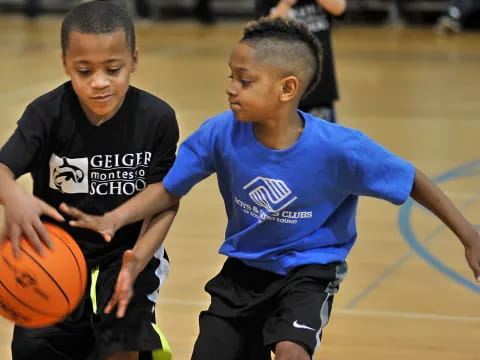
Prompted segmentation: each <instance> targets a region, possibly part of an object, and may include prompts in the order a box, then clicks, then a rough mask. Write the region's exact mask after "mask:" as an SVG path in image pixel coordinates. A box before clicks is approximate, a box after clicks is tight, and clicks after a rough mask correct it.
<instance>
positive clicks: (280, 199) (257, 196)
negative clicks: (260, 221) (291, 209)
mask: <svg viewBox="0 0 480 360" xmlns="http://www.w3.org/2000/svg"><path fill="white" fill-rule="evenodd" d="M243 189H244V190H249V193H248V195H249V196H250V199H252V200H253V201H254V202H255V204H257V205H258V206H260V207H263V208H265V209H267V210H268V211H269V212H270V213H278V212H279V211H280V210H282V209H284V208H285V207H287V206H288V205H290V204H291V203H293V202H294V201H295V200H297V197H296V196H294V195H293V194H292V190H290V189H289V188H288V186H287V185H286V184H285V182H284V181H283V180H276V179H269V178H266V177H262V176H257V177H256V178H255V179H253V180H252V181H250V182H249V183H248V184H247V185H245V186H244V187H243Z"/></svg>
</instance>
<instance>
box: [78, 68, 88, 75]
mask: <svg viewBox="0 0 480 360" xmlns="http://www.w3.org/2000/svg"><path fill="white" fill-rule="evenodd" d="M77 72H78V73H79V74H80V75H88V74H90V70H88V69H78V70H77Z"/></svg>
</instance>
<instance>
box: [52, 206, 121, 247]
mask: <svg viewBox="0 0 480 360" xmlns="http://www.w3.org/2000/svg"><path fill="white" fill-rule="evenodd" d="M60 210H62V211H63V212H64V213H65V214H67V215H68V216H70V217H72V218H73V219H74V220H70V221H69V222H68V223H69V224H70V226H74V227H78V228H83V229H89V230H93V231H96V232H98V233H99V234H100V235H102V236H103V238H104V239H105V241H106V242H110V241H112V237H113V235H114V234H115V222H114V220H113V219H112V217H111V216H109V215H108V213H107V214H104V215H102V216H97V215H89V214H87V213H84V212H83V211H81V210H79V209H77V208H75V207H73V206H68V205H67V204H65V203H61V204H60Z"/></svg>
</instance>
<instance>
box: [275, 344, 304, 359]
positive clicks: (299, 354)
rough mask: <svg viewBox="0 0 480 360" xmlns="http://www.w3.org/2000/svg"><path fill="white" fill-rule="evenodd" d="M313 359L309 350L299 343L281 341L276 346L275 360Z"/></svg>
mask: <svg viewBox="0 0 480 360" xmlns="http://www.w3.org/2000/svg"><path fill="white" fill-rule="evenodd" d="M286 359H288V360H312V357H311V356H310V354H309V353H308V352H307V350H306V349H305V348H304V347H303V346H302V345H299V344H297V343H294V342H291V341H281V342H279V343H278V344H277V345H276V346H275V360H286Z"/></svg>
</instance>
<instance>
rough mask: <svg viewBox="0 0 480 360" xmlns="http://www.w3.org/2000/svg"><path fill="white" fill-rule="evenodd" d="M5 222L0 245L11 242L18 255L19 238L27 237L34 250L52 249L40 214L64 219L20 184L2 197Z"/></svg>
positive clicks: (39, 251)
mask: <svg viewBox="0 0 480 360" xmlns="http://www.w3.org/2000/svg"><path fill="white" fill-rule="evenodd" d="M3 205H4V207H5V224H4V229H3V233H2V234H1V237H0V245H1V244H2V243H3V242H4V241H10V242H11V243H12V249H13V254H14V255H15V257H19V256H20V239H21V237H22V236H24V237H25V238H27V239H28V241H30V243H31V244H32V246H33V247H34V248H35V250H36V251H37V252H38V253H39V254H41V255H44V254H45V246H47V247H48V248H49V249H53V242H52V240H51V239H50V236H49V235H48V233H47V230H46V229H45V227H44V226H43V224H42V221H41V220H40V216H41V215H47V216H49V217H51V218H52V219H55V220H57V221H59V222H63V221H65V219H64V217H63V216H62V215H61V214H60V213H59V212H58V211H57V210H56V209H55V208H53V207H52V206H50V205H48V204H47V203H46V202H45V201H43V200H40V199H39V198H37V197H35V196H33V195H31V194H29V193H27V192H26V191H25V190H24V189H23V188H21V187H20V186H19V187H18V188H15V189H12V190H11V191H9V194H8V196H7V197H6V198H5V199H4V202H3Z"/></svg>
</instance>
